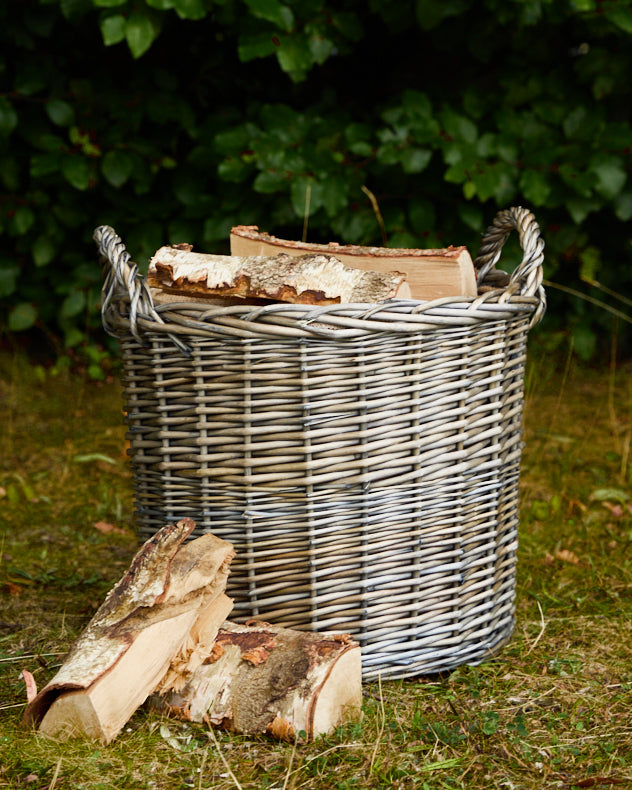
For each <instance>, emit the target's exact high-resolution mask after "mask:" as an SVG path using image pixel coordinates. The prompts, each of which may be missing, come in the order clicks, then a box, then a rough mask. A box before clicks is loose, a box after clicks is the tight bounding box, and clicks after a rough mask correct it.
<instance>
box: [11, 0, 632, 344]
mask: <svg viewBox="0 0 632 790" xmlns="http://www.w3.org/2000/svg"><path fill="white" fill-rule="evenodd" d="M631 36H632V6H631V5H630V3H629V2H626V1H624V0H619V1H618V2H617V1H615V0H603V1H602V2H598V0H574V1H573V2H566V1H565V0H562V1H560V0H555V1H554V0H548V1H547V0H538V1H536V0H502V1H501V0H478V1H475V0H417V2H413V1H411V0H402V2H399V3H391V2H387V1H386V0H370V1H369V2H366V1H365V2H360V0H342V1H341V0H337V1H336V2H334V0H288V2H280V0H243V1H240V0H219V1H218V0H215V1H214V2H213V1H212V0H147V1H144V0H133V1H132V0H43V1H42V2H39V3H38V2H34V0H26V1H25V2H20V3H11V4H9V3H5V4H4V5H3V6H2V8H0V80H1V83H0V181H1V182H2V183H1V186H0V233H1V234H2V247H1V250H0V308H1V313H0V325H1V330H2V331H3V332H4V333H5V334H7V333H9V334H15V333H19V332H26V331H29V330H33V328H39V329H40V330H43V331H44V333H45V334H46V335H47V336H48V337H50V338H57V339H58V344H59V348H65V349H72V348H75V347H86V346H88V347H96V346H97V345H98V344H99V343H100V342H102V341H103V337H104V336H103V334H102V331H101V329H100V314H99V291H100V285H101V271H100V269H99V266H98V264H97V262H96V257H95V250H94V246H93V243H92V241H91V234H92V230H93V228H94V227H95V226H96V225H99V224H103V223H107V224H111V225H113V226H114V227H115V228H116V229H117V231H118V232H119V234H120V235H121V236H122V238H123V239H124V241H125V242H126V244H127V246H128V249H129V250H130V252H131V253H132V255H133V256H134V257H135V258H136V259H138V260H139V261H140V262H141V264H142V262H143V261H146V259H147V256H148V255H149V254H151V252H153V250H154V249H155V248H156V247H158V246H160V245H162V244H164V243H174V242H180V241H189V242H191V243H193V244H194V245H195V247H196V248H197V249H200V250H204V251H212V252H226V251H227V249H228V247H227V244H228V242H227V239H228V232H229V229H230V227H231V225H233V224H240V223H241V224H257V225H259V226H260V227H261V228H262V229H264V230H268V231H270V232H273V233H275V234H277V235H279V236H288V237H294V238H301V237H302V235H303V234H304V232H306V233H307V238H309V239H310V240H312V241H328V240H333V239H336V240H339V241H341V242H348V243H351V242H355V243H370V244H373V243H377V244H382V243H384V242H386V243H388V244H389V245H392V246H425V247H429V246H444V245H447V244H450V243H454V244H461V243H465V244H467V245H468V246H469V247H470V249H471V250H472V252H473V253H474V252H475V251H476V248H477V244H478V240H479V238H480V234H481V233H482V232H483V230H484V228H485V227H486V226H487V225H488V224H489V223H490V222H491V220H492V219H493V217H494V215H495V213H496V212H497V210H498V209H499V208H505V207H507V206H509V205H517V204H520V205H526V206H529V207H530V208H532V209H533V211H534V213H535V214H536V217H537V218H538V220H539V222H540V225H541V227H542V232H543V235H544V237H545V241H546V244H547V247H546V267H545V276H546V277H547V278H548V279H549V280H552V281H553V282H554V283H555V284H556V285H557V286H561V287H562V288H570V289H573V290H575V291H579V292H580V293H581V294H583V295H585V296H587V297H588V298H589V299H598V300H600V301H601V302H604V303H605V306H597V305H595V304H594V303H592V302H590V301H588V300H587V299H585V298H580V297H579V296H576V295H570V294H569V293H568V292H567V291H562V290H559V289H558V288H556V287H553V286H550V287H549V302H550V308H549V313H548V315H547V318H546V321H545V324H544V327H543V329H542V330H540V337H541V342H545V343H548V344H549V345H551V346H552V345H554V344H555V343H556V342H559V341H560V340H563V339H566V338H572V341H573V343H574V347H575V349H576V350H577V351H578V352H579V353H580V354H581V355H582V356H583V357H585V358H590V357H591V356H592V355H594V354H595V353H596V352H597V351H598V350H599V349H601V348H603V347H604V344H605V343H609V342H610V339H611V338H612V337H613V332H612V327H613V324H615V325H617V327H618V328H619V329H621V328H623V329H626V328H627V327H629V322H630V320H631V319H630V312H631V311H630V304H631V303H630V296H631V294H632V287H631V286H632V267H631V266H630V263H631V256H630V252H631V251H630V234H629V232H628V222H629V220H630V219H631V218H632V185H631V184H630V180H629V172H630V150H631V148H632V131H631V130H630V125H629V121H630V111H631V104H630V74H631V73H632V63H631V62H630V61H631V59H632V47H631V46H630V45H631V43H632V42H631ZM376 207H377V209H378V210H377V211H376ZM382 221H383V226H382V224H381V223H382ZM515 254H516V251H515V250H514V251H513V256H514V257H515ZM512 260H513V258H512V253H511V251H510V250H508V255H507V261H508V263H509V264H511V262H512ZM615 312H619V313H620V315H619V317H618V318H617V317H615V316H614V313H615ZM626 337H627V336H626V334H625V332H623V334H622V338H623V340H622V341H621V342H620V345H622V346H623V345H624V344H625V342H626Z"/></svg>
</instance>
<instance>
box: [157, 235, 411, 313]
mask: <svg viewBox="0 0 632 790" xmlns="http://www.w3.org/2000/svg"><path fill="white" fill-rule="evenodd" d="M276 252H277V254H275V255H273V256H272V257H260V256H257V255H250V256H245V257H240V256H228V255H205V254H202V253H196V252H191V251H189V250H187V249H178V248H174V247H161V248H160V249H159V250H158V251H157V252H156V254H155V255H154V256H153V258H152V259H151V261H150V265H149V272H148V275H147V281H148V283H149V285H150V286H152V287H153V288H159V289H161V290H162V291H164V292H167V293H174V294H180V295H185V296H189V297H190V296H201V297H239V298H241V299H266V300H274V301H281V302H293V303H297V304H315V305H327V304H340V303H348V302H369V303H372V302H380V301H383V300H385V299H390V298H401V299H408V298H410V288H409V286H408V284H407V283H406V282H405V277H404V275H403V274H402V273H401V272H395V271H380V272H377V271H364V270H360V269H357V268H352V267H350V266H346V265H345V264H343V263H341V262H340V261H339V260H338V259H337V258H336V257H334V256H333V255H331V254H329V255H323V254H320V253H317V254H308V255H302V256H298V257H297V256H292V255H288V254H285V253H279V252H278V251H276Z"/></svg>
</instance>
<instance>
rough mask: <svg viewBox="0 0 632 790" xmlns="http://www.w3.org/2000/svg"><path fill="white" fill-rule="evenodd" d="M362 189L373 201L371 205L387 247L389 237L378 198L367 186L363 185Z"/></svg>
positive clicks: (383, 241)
mask: <svg viewBox="0 0 632 790" xmlns="http://www.w3.org/2000/svg"><path fill="white" fill-rule="evenodd" d="M362 191H363V192H364V194H365V195H366V196H367V197H368V199H369V200H370V201H371V206H372V207H373V213H374V214H375V216H376V218H377V224H378V225H379V226H380V232H381V233H382V244H383V245H384V246H385V247H386V246H387V245H388V238H387V236H386V227H385V225H384V217H382V212H381V211H380V207H379V205H378V202H377V198H376V197H375V195H374V194H373V192H371V190H370V189H369V188H368V187H367V186H364V185H362Z"/></svg>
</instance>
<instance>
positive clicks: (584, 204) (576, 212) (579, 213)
mask: <svg viewBox="0 0 632 790" xmlns="http://www.w3.org/2000/svg"><path fill="white" fill-rule="evenodd" d="M566 208H567V210H568V213H569V214H570V215H571V217H572V219H573V222H575V224H576V225H581V224H582V222H583V221H584V220H585V219H586V217H587V216H588V215H589V214H590V213H591V212H592V211H598V210H599V209H600V208H601V203H600V202H599V201H597V200H591V199H590V198H583V197H576V198H569V199H568V200H567V201H566Z"/></svg>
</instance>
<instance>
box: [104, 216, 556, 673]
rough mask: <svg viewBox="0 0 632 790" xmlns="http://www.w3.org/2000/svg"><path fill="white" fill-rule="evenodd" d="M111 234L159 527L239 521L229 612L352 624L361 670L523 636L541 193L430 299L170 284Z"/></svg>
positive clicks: (147, 511)
mask: <svg viewBox="0 0 632 790" xmlns="http://www.w3.org/2000/svg"><path fill="white" fill-rule="evenodd" d="M514 229H516V230H517V231H518V234H519V239H520V243H521V246H522V249H523V252H524V257H523V260H522V262H521V263H520V265H519V266H518V267H517V269H516V270H515V271H514V273H513V274H512V275H511V277H508V276H506V275H504V273H503V272H500V271H498V270H496V269H495V268H494V267H495V264H496V262H497V261H498V260H499V257H500V253H501V249H502V246H503V244H504V241H505V239H506V238H507V236H508V235H509V234H510V232H511V231H512V230H514ZM95 239H96V241H97V244H98V246H99V251H100V254H101V257H102V258H103V259H104V261H105V262H106V278H105V283H104V287H103V322H104V325H105V327H106V329H107V330H108V331H109V332H111V333H112V334H114V335H115V336H116V337H118V339H119V342H120V347H121V352H122V358H123V365H124V387H125V401H126V403H125V407H126V410H127V421H128V425H129V439H130V443H131V451H130V452H131V458H132V468H133V473H134V486H135V500H136V508H137V521H138V527H139V531H140V534H141V535H142V536H143V537H149V536H150V535H152V534H153V533H154V532H155V531H156V530H157V529H159V528H160V527H162V526H163V525H164V524H165V523H169V522H172V521H174V520H177V519H180V518H182V517H184V516H190V517H191V518H193V519H194V520H195V521H196V522H197V525H198V528H197V530H198V532H199V533H202V532H206V531H212V532H213V533H214V534H216V535H218V536H220V537H223V538H225V539H226V540H229V541H231V542H232V543H233V544H234V546H235V549H236V552H237V556H236V558H235V560H234V562H233V565H232V572H231V577H230V583H229V590H228V592H229V593H230V595H231V596H233V598H234V599H235V612H234V619H248V618H252V617H256V618H261V619H265V620H268V621H271V622H274V623H278V624H282V625H285V626H288V627H293V628H299V629H314V630H336V631H345V632H349V633H351V634H353V635H354V636H355V638H356V639H358V640H359V641H360V643H361V644H362V652H363V675H364V677H365V678H374V677H377V675H378V674H381V675H382V677H391V678H395V677H406V676H414V675H420V674H427V673H431V672H437V671H440V670H446V669H449V668H452V667H455V666H457V665H459V664H463V663H476V662H479V661H482V660H483V659H485V658H486V657H488V656H489V655H491V654H492V653H494V652H495V651H496V650H497V649H498V648H499V647H501V646H502V645H503V644H504V643H505V642H506V641H507V639H508V638H509V636H510V634H511V632H512V629H513V622H514V594H515V563H516V547H517V529H518V504H519V503H518V475H519V465H520V454H521V421H522V405H523V375H524V364H525V354H526V340H527V332H528V330H529V328H530V327H531V326H533V325H534V324H535V323H537V322H538V321H539V320H540V318H541V316H542V314H543V312H544V309H545V297H544V291H543V289H542V285H541V280H542V268H541V264H542V257H543V256H542V249H543V242H542V240H541V238H540V235H539V228H538V226H537V223H536V222H535V220H534V218H533V216H532V215H531V214H530V213H529V212H528V211H527V210H525V209H522V208H512V209H509V210H507V211H503V212H501V213H500V214H499V215H498V216H497V217H496V219H495V221H494V223H493V225H492V226H491V227H490V228H489V229H488V231H487V232H486V234H485V236H484V239H483V243H482V247H481V250H480V253H479V257H478V258H477V259H476V266H477V272H478V281H479V295H478V297H475V298H463V299H458V300H455V299H437V300H434V301H429V302H421V301H410V300H398V301H389V302H384V303H380V304H373V305H367V304H343V305H329V306H327V307H320V308H319V307H313V306H308V305H292V304H268V305H265V306H261V307H253V306H248V305H244V306H229V307H226V306H224V307H218V306H209V305H208V304H203V303H199V302H195V303H191V302H174V303H170V304H163V305H160V306H158V305H154V303H153V301H152V298H151V294H150V291H149V289H148V287H147V285H146V282H145V280H144V278H143V277H141V276H140V275H139V274H138V271H137V268H136V266H135V264H133V263H131V261H130V256H129V254H128V253H127V251H126V250H125V247H124V246H123V244H122V242H121V240H120V238H119V237H118V236H117V235H116V233H115V232H114V231H113V230H112V229H111V228H109V227H105V226H104V227H100V228H98V229H97V230H96V231H95ZM499 283H501V286H500V287H497V285H498V284H499Z"/></svg>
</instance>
